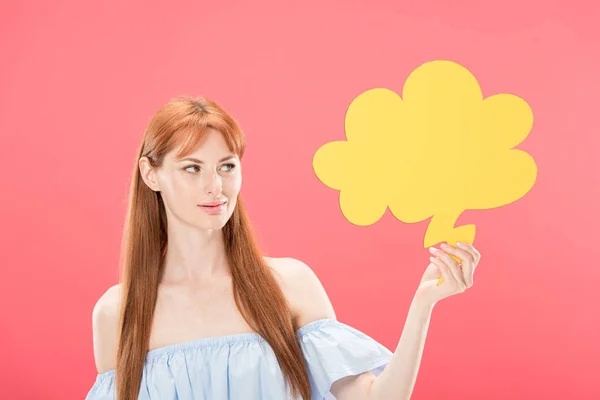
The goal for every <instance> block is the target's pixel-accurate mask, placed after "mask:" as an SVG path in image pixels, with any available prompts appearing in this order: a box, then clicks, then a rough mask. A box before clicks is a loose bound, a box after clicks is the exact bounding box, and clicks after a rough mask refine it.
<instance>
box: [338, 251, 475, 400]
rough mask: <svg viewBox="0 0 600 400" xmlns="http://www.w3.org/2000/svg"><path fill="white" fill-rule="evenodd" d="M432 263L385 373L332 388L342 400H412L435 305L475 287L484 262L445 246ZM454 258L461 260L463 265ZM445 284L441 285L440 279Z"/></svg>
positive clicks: (343, 381)
mask: <svg viewBox="0 0 600 400" xmlns="http://www.w3.org/2000/svg"><path fill="white" fill-rule="evenodd" d="M430 251H431V252H432V257H431V258H430V261H431V263H430V264H429V266H428V267H427V269H426V270H425V273H424V274H423V278H422V279H421V283H420V285H419V287H418V289H417V292H416V294H415V296H414V298H413V301H412V303H411V305H410V308H409V311H408V316H407V318H406V322H405V325H404V329H403V331H402V335H401V337H400V341H399V343H398V346H397V348H396V351H395V352H394V355H393V356H392V359H391V360H390V362H389V364H388V365H387V366H386V367H385V369H384V371H383V372H382V373H381V375H379V376H378V377H375V376H374V375H373V374H372V373H371V372H367V373H364V374H361V375H358V376H352V377H347V378H343V379H340V380H339V381H337V382H335V383H334V384H333V385H332V387H331V392H332V394H333V395H334V396H335V398H336V399H338V400H347V399H348V400H349V399H361V400H362V399H364V400H384V399H385V400H392V399H399V400H400V399H402V400H404V399H410V397H411V395H412V392H413V388H414V386H415V382H416V379H417V374H418V372H419V366H420V363H421V357H422V354H423V348H424V346H425V338H426V336H427V330H428V328H429V321H430V319H431V313H432V310H433V307H434V305H435V304H436V303H437V302H438V301H439V300H441V299H443V298H446V297H449V296H451V295H454V294H457V293H462V292H464V291H465V290H466V289H468V288H469V287H471V286H472V285H473V274H474V272H475V268H476V266H477V265H478V263H479V260H480V259H481V256H480V254H479V252H478V251H477V250H476V249H475V248H474V247H473V246H471V245H468V244H459V245H458V247H454V246H450V245H446V244H443V245H442V250H439V249H435V248H432V249H430ZM450 254H452V255H454V256H455V257H457V258H458V259H460V260H461V263H460V264H459V263H458V262H456V261H455V260H454V259H453V258H452V257H450ZM440 276H442V277H443V283H442V284H441V285H438V280H439V277H440Z"/></svg>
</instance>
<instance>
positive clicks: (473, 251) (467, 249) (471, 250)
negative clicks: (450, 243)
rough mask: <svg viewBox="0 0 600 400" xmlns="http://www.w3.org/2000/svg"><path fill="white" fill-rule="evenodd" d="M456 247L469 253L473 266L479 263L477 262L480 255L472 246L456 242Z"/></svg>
mask: <svg viewBox="0 0 600 400" xmlns="http://www.w3.org/2000/svg"><path fill="white" fill-rule="evenodd" d="M456 245H457V246H458V247H460V248H461V249H464V250H466V251H468V252H469V253H471V254H472V255H473V259H474V260H475V264H477V263H479V260H481V254H480V253H479V251H478V250H477V249H476V248H475V247H473V245H470V244H469V243H464V242H456Z"/></svg>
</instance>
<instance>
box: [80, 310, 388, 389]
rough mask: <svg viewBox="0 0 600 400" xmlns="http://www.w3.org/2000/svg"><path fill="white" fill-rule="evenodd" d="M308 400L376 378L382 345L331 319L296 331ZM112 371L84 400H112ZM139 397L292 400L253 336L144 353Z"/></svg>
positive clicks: (267, 350) (268, 352)
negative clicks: (341, 382) (339, 384)
mask: <svg viewBox="0 0 600 400" xmlns="http://www.w3.org/2000/svg"><path fill="white" fill-rule="evenodd" d="M296 335H297V338H298V342H299V343H300V346H301V349H302V353H303V355H304V359H305V361H306V366H307V368H308V374H309V378H310V383H311V386H312V391H313V396H312V400H322V399H328V400H329V399H335V397H333V395H332V394H331V393H330V392H329V390H330V388H331V384H332V383H333V382H335V381H337V380H338V379H340V378H343V377H346V376H351V375H358V374H361V373H363V372H366V371H372V372H373V373H374V374H375V375H379V374H380V373H381V372H382V371H383V369H384V368H385V366H386V365H387V364H388V362H389V361H390V359H391V357H392V352H390V351H389V350H388V349H387V348H385V347H384V346H383V345H381V344H379V343H378V342H376V341H375V340H373V339H372V338H370V337H369V336H367V335H365V334H364V333H362V332H360V331H358V330H357V329H354V328H352V327H351V326H348V325H346V324H343V323H341V322H339V321H337V320H335V319H320V320H317V321H313V322H311V323H309V324H307V325H304V326H302V327H300V329H298V331H297V332H296ZM115 397H116V396H115V394H114V370H111V371H108V372H105V373H103V374H99V375H98V376H97V377H96V381H95V383H94V385H93V387H92V388H91V390H90V391H89V393H88V395H87V397H86V400H109V399H110V400H114V399H115ZM138 399H143V400H150V399H151V400H188V399H189V400H196V399H198V400H237V399H243V400H246V399H257V400H258V399H260V400H286V399H291V396H290V394H289V391H288V389H287V388H286V385H285V380H284V376H283V373H282V371H281V369H280V367H279V364H278V361H277V358H276V357H275V354H274V353H273V350H272V349H271V347H270V346H269V344H268V343H267V342H266V341H265V340H264V339H263V338H262V337H261V336H260V335H259V334H258V333H243V334H237V335H228V336H220V337H213V338H203V339H198V340H194V341H190V342H185V343H179V344H174V345H170V346H165V347H161V348H158V349H155V350H151V351H149V352H148V353H147V356H146V360H145V363H144V372H143V375H142V382H141V386H140V393H139V397H138Z"/></svg>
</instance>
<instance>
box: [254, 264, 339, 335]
mask: <svg viewBox="0 0 600 400" xmlns="http://www.w3.org/2000/svg"><path fill="white" fill-rule="evenodd" d="M265 261H266V262H267V263H268V264H269V266H271V268H272V269H273V271H274V272H275V276H276V278H277V279H278V280H279V284H280V285H281V289H282V291H283V293H284V294H285V296H286V298H287V300H288V302H289V304H290V308H291V311H292V315H293V317H294V320H295V323H296V326H298V327H300V326H304V325H306V324H307V323H309V322H312V321H316V320H318V319H324V318H336V316H335V311H334V309H333V306H332V304H331V301H330V300H329V297H328V296H327V292H326V291H325V288H324V287H323V285H322V284H321V281H320V280H319V278H318V277H317V275H316V274H315V273H314V271H313V270H312V269H311V268H310V267H309V266H308V265H306V264H305V263H304V262H302V261H300V260H298V259H295V258H291V257H281V258H270V257H265Z"/></svg>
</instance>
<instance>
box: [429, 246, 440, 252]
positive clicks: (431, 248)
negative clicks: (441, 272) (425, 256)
mask: <svg viewBox="0 0 600 400" xmlns="http://www.w3.org/2000/svg"><path fill="white" fill-rule="evenodd" d="M429 251H430V252H432V253H435V252H436V251H438V249H436V248H435V247H430V248H429Z"/></svg>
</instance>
